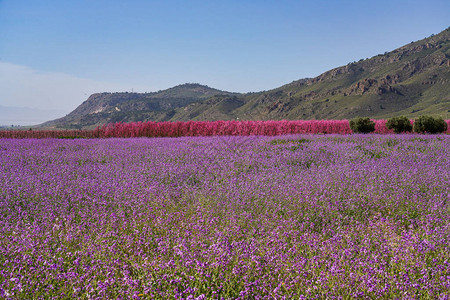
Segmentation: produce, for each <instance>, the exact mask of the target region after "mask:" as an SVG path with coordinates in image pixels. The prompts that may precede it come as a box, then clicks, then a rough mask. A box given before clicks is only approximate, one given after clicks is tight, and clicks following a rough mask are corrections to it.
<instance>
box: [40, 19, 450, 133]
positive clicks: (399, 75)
mask: <svg viewBox="0 0 450 300" xmlns="http://www.w3.org/2000/svg"><path fill="white" fill-rule="evenodd" d="M422 114H431V115H437V116H442V117H444V118H447V119H448V118H449V116H450V28H448V29H446V30H444V31H442V32H441V33H439V34H436V35H432V36H430V37H428V38H425V39H423V40H420V41H417V42H411V43H410V44H408V45H405V46H403V47H400V48H398V49H396V50H394V51H391V52H386V53H384V54H380V55H377V56H375V57H372V58H370V59H365V60H360V61H358V62H352V63H349V64H348V65H346V66H341V67H338V68H335V69H333V70H330V71H327V72H325V73H323V74H321V75H319V76H317V77H315V78H306V79H301V80H298V81H294V82H292V83H289V84H286V85H284V86H282V87H279V88H276V89H273V90H270V91H265V92H259V93H249V94H238V93H230V92H223V91H219V90H216V89H212V88H209V87H206V86H202V85H199V84H185V85H180V86H177V87H174V88H171V89H168V90H165V91H159V92H156V93H148V94H137V93H114V94H110V93H103V94H94V95H92V96H91V97H89V99H88V100H86V101H85V102H84V103H83V104H81V105H80V106H79V107H78V108H77V109H75V110H74V111H73V112H72V113H70V114H69V115H67V116H66V117H64V118H61V119H58V120H55V121H51V122H47V123H44V124H43V125H45V126H58V127H83V128H84V127H89V126H94V125H100V124H104V123H108V122H116V121H121V122H130V121H145V120H152V121H177V120H184V121H186V120H229V119H236V118H239V119H241V120H246V119H248V120H268V119H273V120H279V119H349V118H353V117H356V116H368V117H373V118H388V117H392V116H397V115H405V116H408V117H411V118H413V117H416V116H418V115H422Z"/></svg>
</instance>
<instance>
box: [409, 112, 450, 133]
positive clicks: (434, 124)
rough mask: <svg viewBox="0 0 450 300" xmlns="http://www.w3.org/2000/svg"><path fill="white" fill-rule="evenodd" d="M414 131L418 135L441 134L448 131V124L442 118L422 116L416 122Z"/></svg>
mask: <svg viewBox="0 0 450 300" xmlns="http://www.w3.org/2000/svg"><path fill="white" fill-rule="evenodd" d="M413 129H414V132H417V133H425V132H426V133H440V132H444V131H446V130H447V123H445V121H444V119H442V118H433V117H432V116H420V117H419V118H418V119H417V120H415V121H414V126H413Z"/></svg>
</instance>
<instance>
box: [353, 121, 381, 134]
mask: <svg viewBox="0 0 450 300" xmlns="http://www.w3.org/2000/svg"><path fill="white" fill-rule="evenodd" d="M350 128H351V130H352V131H353V132H354V133H370V132H374V131H375V122H374V121H372V120H370V118H355V119H353V120H350Z"/></svg>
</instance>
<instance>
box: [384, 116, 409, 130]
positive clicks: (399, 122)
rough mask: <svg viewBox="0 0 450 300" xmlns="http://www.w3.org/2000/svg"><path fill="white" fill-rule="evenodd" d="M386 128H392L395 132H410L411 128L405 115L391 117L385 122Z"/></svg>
mask: <svg viewBox="0 0 450 300" xmlns="http://www.w3.org/2000/svg"><path fill="white" fill-rule="evenodd" d="M386 128H387V129H394V132H395V133H402V132H410V131H411V130H412V125H411V122H410V121H409V119H408V118H407V117H404V116H400V117H393V118H390V119H389V120H388V121H387V122H386Z"/></svg>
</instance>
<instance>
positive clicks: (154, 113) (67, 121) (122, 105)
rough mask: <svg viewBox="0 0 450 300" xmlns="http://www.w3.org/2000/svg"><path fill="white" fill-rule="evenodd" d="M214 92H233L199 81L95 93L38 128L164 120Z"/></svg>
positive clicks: (220, 93) (88, 126)
mask: <svg viewBox="0 0 450 300" xmlns="http://www.w3.org/2000/svg"><path fill="white" fill-rule="evenodd" d="M216 95H223V96H227V95H233V93H229V92H224V91H220V90H217V89H213V88H210V87H207V86H204V85H200V84H190V83H187V84H182V85H178V86H176V87H173V88H170V89H167V90H163V91H158V92H154V93H128V92H125V93H98V94H93V95H91V96H90V97H89V98H88V99H87V100H86V101H84V102H83V103H82V104H81V105H80V106H78V107H77V108H76V109H75V110H74V111H72V112H71V113H69V114H68V115H67V116H65V117H63V118H60V119H56V120H53V121H49V122H46V123H44V124H42V125H41V127H58V128H92V127H95V126H98V125H101V124H105V123H111V122H137V121H146V120H153V121H165V120H169V119H171V118H172V117H173V116H174V115H175V114H176V111H177V109H179V108H183V107H186V106H187V105H189V104H191V103H194V102H199V101H202V100H205V99H208V98H210V97H212V96H216Z"/></svg>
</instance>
